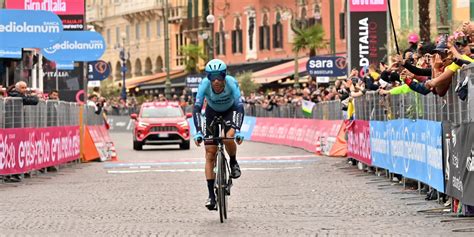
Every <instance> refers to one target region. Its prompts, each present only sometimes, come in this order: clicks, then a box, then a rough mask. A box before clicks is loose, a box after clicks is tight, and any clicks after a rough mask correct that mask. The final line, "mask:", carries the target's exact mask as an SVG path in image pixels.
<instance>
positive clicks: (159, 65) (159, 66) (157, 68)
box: [155, 56, 163, 73]
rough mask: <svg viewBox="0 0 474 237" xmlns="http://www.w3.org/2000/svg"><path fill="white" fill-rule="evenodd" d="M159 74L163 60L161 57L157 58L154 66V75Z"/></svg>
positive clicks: (161, 70)
mask: <svg viewBox="0 0 474 237" xmlns="http://www.w3.org/2000/svg"><path fill="white" fill-rule="evenodd" d="M159 72H163V58H161V56H158V58H157V59H156V64H155V73H159Z"/></svg>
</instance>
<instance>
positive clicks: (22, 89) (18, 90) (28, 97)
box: [8, 81, 39, 105]
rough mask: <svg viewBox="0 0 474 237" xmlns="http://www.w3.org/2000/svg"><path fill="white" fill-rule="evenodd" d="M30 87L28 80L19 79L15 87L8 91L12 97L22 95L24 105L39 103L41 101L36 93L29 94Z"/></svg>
mask: <svg viewBox="0 0 474 237" xmlns="http://www.w3.org/2000/svg"><path fill="white" fill-rule="evenodd" d="M27 92H28V88H27V85H26V82H24V81H19V82H17V83H16V84H15V87H13V88H11V89H10V90H9V91H8V96H10V97H21V98H22V99H23V105H37V104H38V102H39V99H38V97H37V96H36V95H35V94H34V93H30V94H28V93H27Z"/></svg>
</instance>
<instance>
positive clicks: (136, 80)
mask: <svg viewBox="0 0 474 237" xmlns="http://www.w3.org/2000/svg"><path fill="white" fill-rule="evenodd" d="M179 73H183V71H182V70H174V71H170V76H171V77H173V76H175V75H176V74H179ZM156 80H163V81H164V80H166V72H160V73H155V74H153V75H147V76H141V77H133V78H131V79H127V80H126V81H125V84H126V86H127V89H130V88H135V87H138V86H140V85H141V84H144V83H148V82H154V81H156Z"/></svg>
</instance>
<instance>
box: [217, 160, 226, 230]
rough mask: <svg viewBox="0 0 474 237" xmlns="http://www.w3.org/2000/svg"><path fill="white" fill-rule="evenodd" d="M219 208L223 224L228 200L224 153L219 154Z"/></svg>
mask: <svg viewBox="0 0 474 237" xmlns="http://www.w3.org/2000/svg"><path fill="white" fill-rule="evenodd" d="M216 176H217V179H216V182H217V204H218V205H217V206H218V207H217V208H218V209H219V217H220V220H221V223H224V218H227V215H226V200H225V184H226V180H225V161H224V154H222V152H218V153H217V174H216Z"/></svg>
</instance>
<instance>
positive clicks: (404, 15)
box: [400, 0, 414, 29]
mask: <svg viewBox="0 0 474 237" xmlns="http://www.w3.org/2000/svg"><path fill="white" fill-rule="evenodd" d="M400 21H401V24H400V25H401V27H402V29H413V27H414V26H413V1H412V0H401V1H400Z"/></svg>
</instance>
